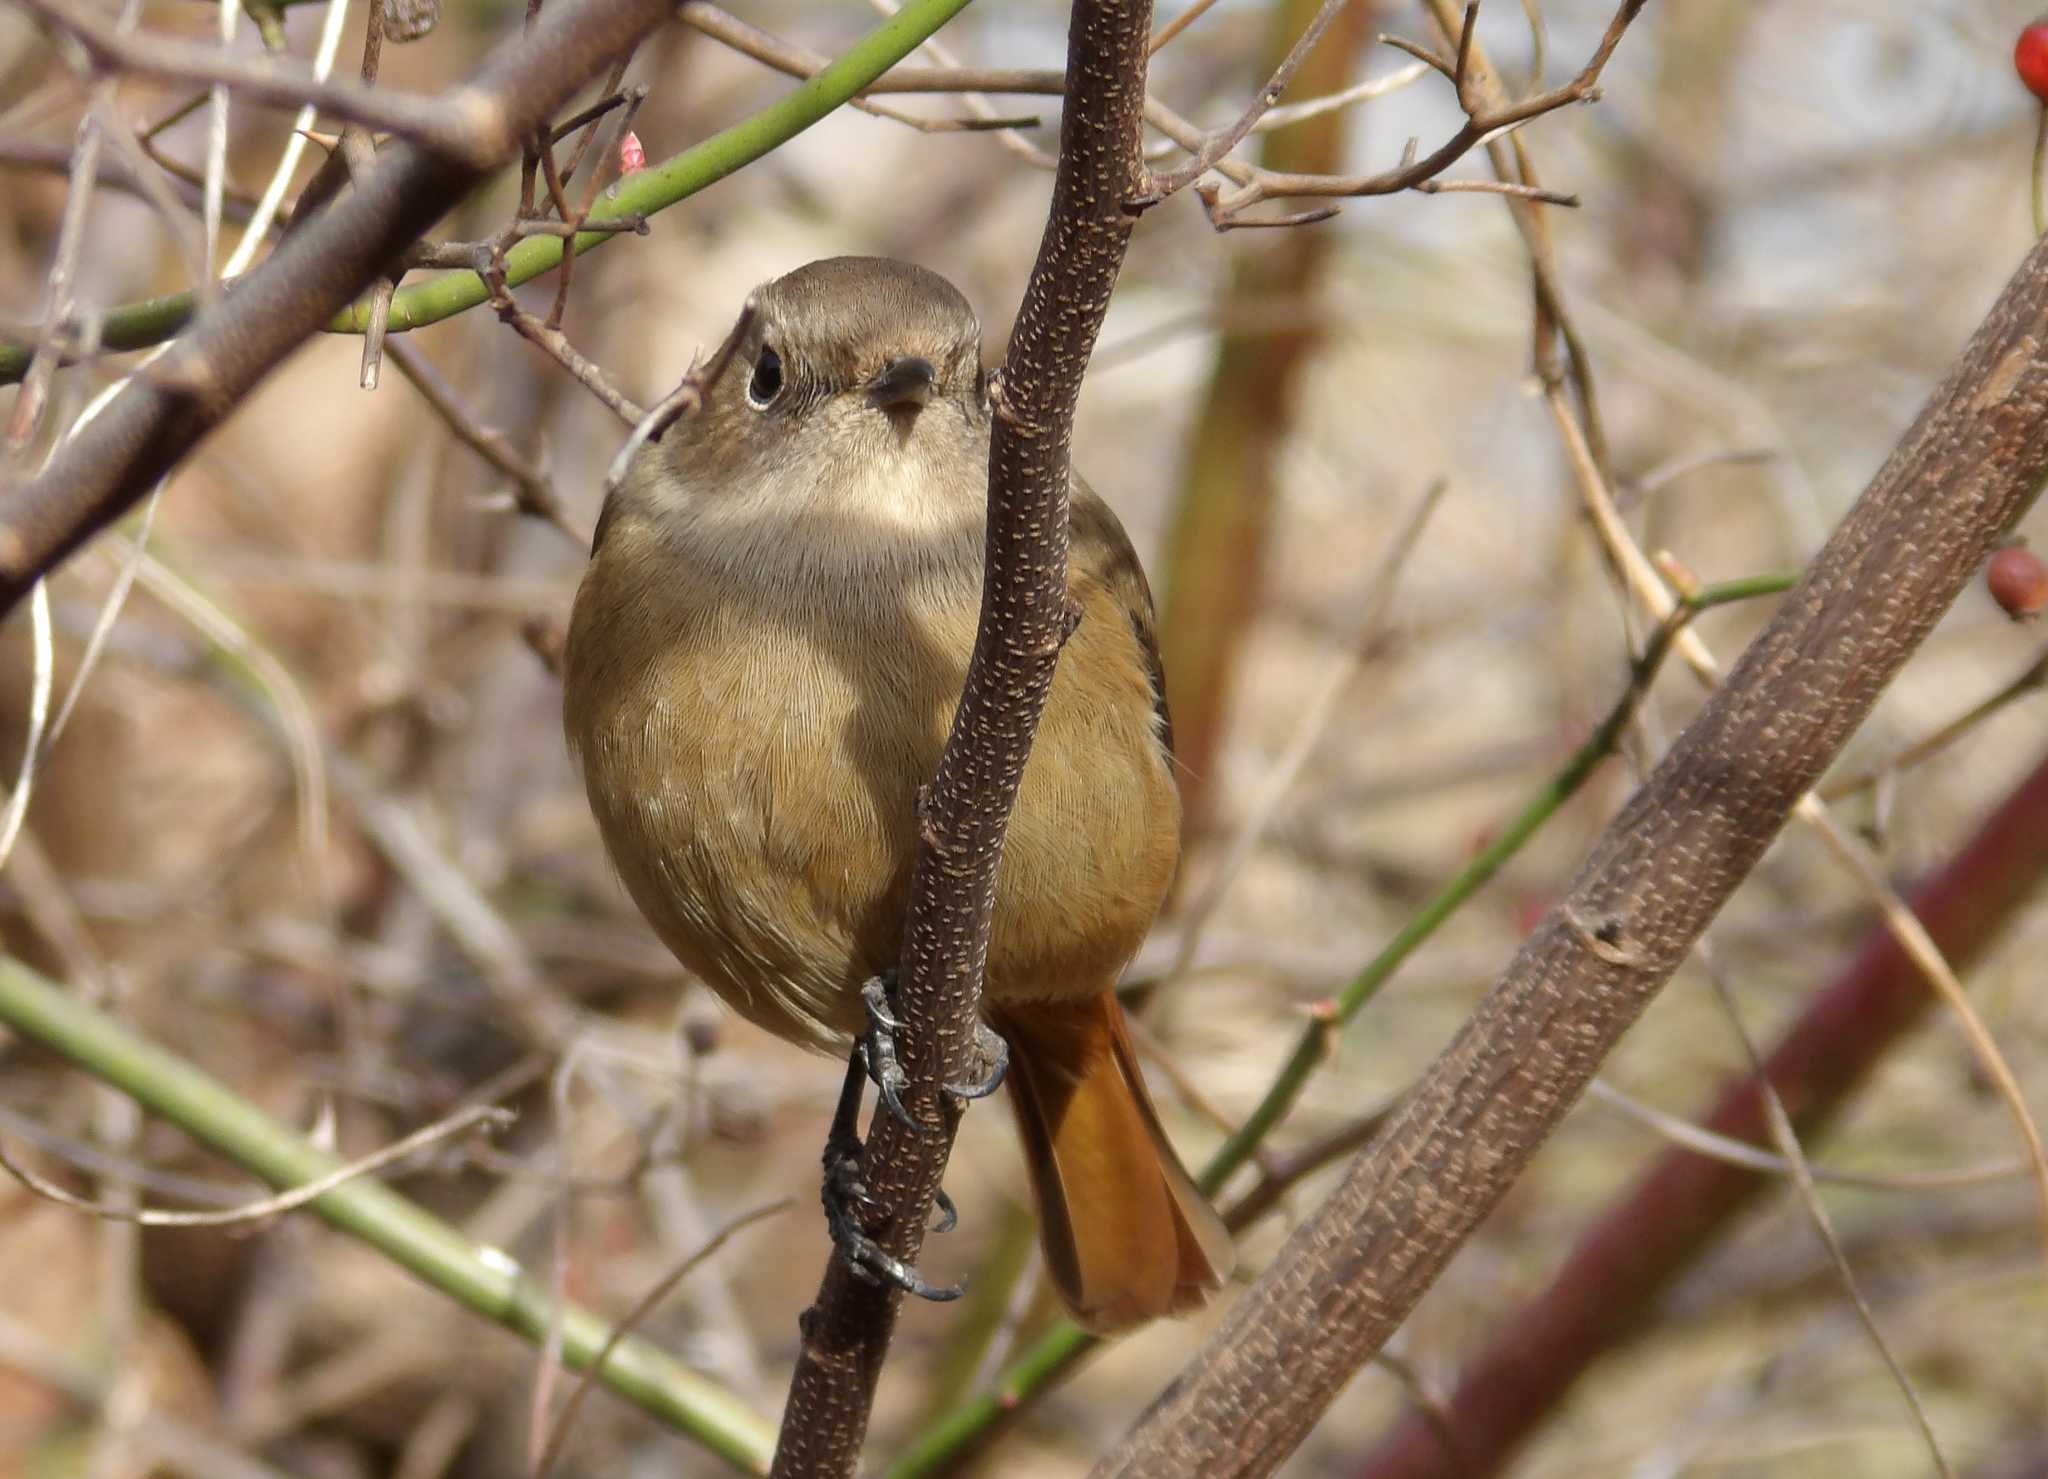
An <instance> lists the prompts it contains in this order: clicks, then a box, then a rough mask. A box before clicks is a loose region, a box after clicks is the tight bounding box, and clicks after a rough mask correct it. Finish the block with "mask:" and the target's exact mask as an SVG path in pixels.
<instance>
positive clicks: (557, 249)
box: [0, 0, 968, 384]
mask: <svg viewBox="0 0 2048 1479" xmlns="http://www.w3.org/2000/svg"><path fill="white" fill-rule="evenodd" d="M967 5H968V0H908V3H907V4H905V5H904V7H903V8H902V9H901V10H899V11H897V12H896V14H894V15H893V16H890V17H889V18H888V19H887V20H885V21H883V22H882V23H881V24H880V25H878V26H876V27H875V28H874V29H873V30H872V31H869V32H868V33H867V34H866V35H865V36H863V37H861V39H860V40H859V41H857V42H855V43H854V44H853V46H852V47H851V48H850V49H849V50H848V51H847V52H846V53H845V54H844V55H843V56H841V57H839V58H838V59H837V60H836V61H834V62H833V63H832V64H831V65H830V66H828V67H826V68H825V69H824V70H823V71H822V72H820V73H818V74H817V76H815V77H813V78H811V79H810V80H809V81H807V82H804V83H801V84H799V85H798V86H797V87H796V88H795V89H793V90H792V91H791V92H790V93H789V94H788V95H787V96H785V97H783V98H782V99H781V100H780V101H778V102H776V103H773V104H771V105H769V106H768V107H766V108H763V109H762V110H761V111H760V112H758V113H756V114H754V115H753V116H752V117H750V118H746V119H743V120H741V121H740V122H738V123H736V124H734V125H733V126H732V127H731V128H728V129H725V130H724V131H723V132H720V133H716V134H713V135H712V136H711V137H710V138H708V139H706V140H704V141H703V142H702V143H701V144H698V145H696V146H694V147H693V148H689V149H686V150H684V151H683V152H682V153H681V154H678V155H676V156H674V157H673V158H671V159H667V160H664V161H663V162H662V163H660V164H657V165H650V166H649V167H647V168H646V169H642V170H635V171H634V172H633V173H632V174H630V175H628V176H626V177H625V178H624V179H622V180H620V181H619V182H618V183H617V184H616V185H614V186H612V188H611V189H609V190H607V191H606V192H605V193H604V194H602V195H600V196H599V197H598V198H597V201H596V203H595V204H594V205H593V206H592V207H591V212H590V214H591V217H592V219H594V220H609V219H616V218H619V217H631V216H651V215H654V214H655V213H656V212H658V211H661V210H665V209H667V208H668V207H669V206H672V205H674V204H675V203H676V202H677V201H680V200H686V199H688V198H689V197H690V196H692V195H695V194H696V193H697V192H698V191H699V190H702V189H704V188H706V187H707V186H710V185H715V184H717V183H718V182H719V181H720V180H722V179H724V178H725V177H726V176H727V175H729V174H732V173H733V172H734V171H736V170H738V169H740V168H742V167H743V166H745V165H748V164H751V163H753V162H754V161H755V160H757V159H759V158H761V157H762V156H763V155H764V154H767V153H769V152H770V151H772V150H774V149H777V148H779V147H781V146H782V145H783V144H786V143H788V142H789V141H790V140H791V139H793V138H795V137H796V136H797V135H798V134H800V133H802V132H803V131H804V130H805V129H807V128H809V127H810V126H811V125H812V124H814V123H816V122H818V121H819V120H820V119H822V118H824V117H825V116H826V115H827V114H829V113H832V112H833V111H834V110H836V109H838V108H840V107H842V106H844V105H845V104H846V103H847V102H848V101H849V100H850V99H852V98H853V97H854V96H855V95H857V94H858V93H859V92H860V91H861V89H863V88H865V87H867V86H869V85H870V84H871V83H873V82H874V81H875V79H876V78H878V77H880V76H881V75H882V74H883V73H884V72H886V71H888V70H889V69H890V68H891V67H893V66H895V65H896V64H897V63H898V62H900V61H902V60H903V58H904V57H906V56H908V55H909V54H910V53H911V52H912V51H914V50H916V49H917V47H918V46H919V45H921V44H922V43H923V42H925V41H926V40H928V39H930V37H931V36H932V35H933V34H934V33H936V32H937V31H938V29H939V28H940V27H941V26H943V25H945V23H946V22H947V21H949V20H951V19H952V18H953V17H954V16H956V15H958V14H959V13H960V12H961V11H962V10H964V9H966V7H967ZM618 234H620V233H616V232H609V231H585V232H581V233H579V234H578V235H577V237H576V240H575V243H574V245H575V250H576V252H577V254H578V255H581V254H582V253H584V252H587V251H590V250H591V249H592V248H593V247H598V246H602V245H603V244H604V243H605V242H607V241H610V240H611V239H612V238H613V236H615V235H618ZM562 249H563V242H562V239H561V238H560V237H557V236H530V237H528V238H526V240H524V241H522V242H520V243H519V244H518V245H516V246H514V247H513V248H512V249H511V250H510V251H508V252H507V253H506V254H505V278H506V281H507V282H508V283H509V284H511V285H512V286H514V287H517V286H518V285H519V284H521V283H523V282H530V281H531V280H533V279H534V278H536V277H539V276H540V275H541V274H542V273H544V272H546V271H547V270H548V269H549V268H551V267H554V266H556V265H557V264H559V263H560V262H561V260H562ZM489 296H490V293H489V290H488V289H487V288H486V287H485V286H484V280H483V279H482V278H481V277H479V276H478V275H477V274H476V273H474V272H470V271H467V270H463V271H456V272H445V273H442V274H441V275H440V276H438V277H433V278H429V279H428V280H427V281H425V282H420V283H415V284H413V285H412V286H411V287H408V288H401V289H399V290H398V292H397V293H395V294H393V295H392V299H391V317H390V328H391V331H392V332H394V333H396V332H399V331H401V330H404V329H417V328H421V327H423V326H425V325H427V324H431V323H438V322H439V321H440V320H442V319H444V318H450V317H452V316H454V315H455V314H458V313H461V312H464V311H465V310H467V309H471V308H474V307H476V306H477V305H478V304H479V303H482V302H484V301H485V299H487V298H488V297H489ZM191 317H192V295H191V294H190V293H174V294H172V295H170V296H169V297H164V298H152V299H149V300H148V301H146V302H142V303H131V304H129V305H127V306H126V307H123V308H116V309H114V310H113V311H111V312H110V313H108V314H107V315H106V317H105V318H104V320H102V325H101V331H100V332H101V343H103V344H104V345H105V346H106V347H107V348H109V349H141V348H145V347H147V346H148V345H151V344H158V343H161V342H163V341H164V340H165V339H168V338H170V337H171V336H172V335H174V334H176V333H177V332H178V331H179V330H180V329H182V328H183V327H184V326H185V325H186V324H187V323H188V322H190V321H191ZM369 321H370V309H369V303H368V301H367V300H364V301H361V302H358V303H356V304H354V305H352V306H351V307H349V308H346V309H344V310H343V311H342V312H341V313H339V314H337V315H336V316H335V318H334V320H333V322H331V323H329V324H328V326H327V328H328V332H330V333H335V334H360V333H362V332H363V331H364V330H365V329H366V328H367V327H368V325H369ZM34 351H35V346H34V345H33V344H22V343H12V342H0V384H8V383H11V382H13V381H16V380H19V379H20V378H21V377H22V376H23V375H24V374H25V373H27V371H28V364H29V360H30V358H31V357H32V356H33V354H34Z"/></svg>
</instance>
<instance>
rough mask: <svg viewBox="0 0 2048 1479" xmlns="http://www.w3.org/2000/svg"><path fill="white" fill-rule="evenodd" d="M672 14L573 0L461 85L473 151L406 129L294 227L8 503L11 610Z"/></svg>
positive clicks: (653, 7)
mask: <svg viewBox="0 0 2048 1479" xmlns="http://www.w3.org/2000/svg"><path fill="white" fill-rule="evenodd" d="M667 14H668V6H667V5H665V4H663V3H662V0H569V3H566V4H563V5H562V6H561V8H560V9H558V10H550V11H549V12H548V13H547V14H546V16H545V17H543V19H542V20H541V22H540V24H539V25H538V26H537V27H535V29H534V30H533V32H532V34H531V35H526V36H522V37H520V38H519V39H517V40H513V41H510V42H507V43H506V44H505V45H504V46H502V47H500V48H499V49H498V51H496V52H495V53H494V54H493V55H492V57H491V59H490V60H489V61H488V62H486V63H485V65H484V66H483V68H482V69H481V70H480V71H479V72H478V73H477V76H476V78H475V79H474V80H473V82H472V83H471V84H470V85H469V86H467V87H465V88H462V89H460V90H459V92H457V93H456V94H455V95H454V96H453V97H452V99H451V102H450V105H449V109H448V113H449V118H448V122H449V125H450V127H451V128H456V129H457V131H458V133H459V134H460V135H461V136H462V137H464V138H465V139H466V140H467V141H468V147H465V149H464V159H463V161H462V162H457V161H455V160H452V159H449V158H446V157H444V156H441V155H437V154H435V153H433V152H432V151H430V150H428V149H426V148H424V147H422V146H420V145H418V144H415V143H411V142H409V141H405V140H400V141H398V142H395V143H393V144H392V145H391V146H390V147H388V148H386V149H384V150H383V151H381V152H380V153H379V155H378V157H377V167H376V168H375V169H374V170H372V171H371V172H370V174H369V176H368V178H366V179H365V180H363V181H362V182H361V183H360V184H358V185H357V186H356V187H355V188H354V189H353V190H352V191H350V192H349V194H348V196H347V198H346V199H343V200H340V201H337V202H336V203H334V204H333V205H332V206H330V207H329V208H327V209H326V210H323V211H321V212H320V213H319V214H318V215H316V216H315V217H313V219H312V220H310V221H309V222H307V223H306V225H305V226H303V227H301V228H300V229H298V230H296V231H293V232H292V233H291V235H290V236H289V237H287V238H286V239H285V240H284V241H283V242H282V243H281V244H280V245H279V246H278V248H277V250H276V251H275V252H273V253H272V254H271V255H270V257H269V258H268V260H266V261H265V262H264V263H263V265H262V266H260V267H258V268H257V269H256V270H255V271H253V272H251V273H250V274H249V275H248V276H247V277H245V278H242V279H240V280H239V281H238V282H237V284H236V285H235V287H234V289H233V290H232V291H231V292H229V293H228V294H227V295H226V296H224V297H223V298H222V299H221V300H220V302H219V303H217V304H216V305H215V306H214V307H212V308H211V309H208V310H207V311H206V312H204V313H202V314H200V316H199V318H198V319H197V321H196V322H194V324H193V325H192V328H191V330H190V332H188V333H187V334H185V335H184V336H183V337H182V338H181V339H179V340H178V341H177V342H176V343H175V344H173V345H172V346H171V348H170V350H169V352H168V353H166V354H165V355H164V356H163V358H162V359H160V360H158V361H157V362H156V363H155V364H154V365H152V366H151V367H150V368H149V369H148V370H146V371H144V372H143V373H142V374H140V375H138V376H137V377H136V378H135V379H134V380H133V381H132V382H130V384H129V385H128V387H127V389H125V390H123V391H122V392H121V394H120V395H118V396H116V397H115V398H114V401H113V404H111V405H109V406H108V407H107V409H106V411H105V412H104V413H102V414H101V415H100V416H99V417H98V418H97V419H95V420H94V421H93V423H92V425H91V426H90V427H89V428H87V429H86V430H84V431H83V432H81V433H80V435H79V436H77V437H76V438H74V439H73V440H72V441H70V442H68V443H66V444H65V445H64V446H63V447H62V448H60V449H59V450H58V452H57V454H56V456H55V457H53V458H52V459H51V461H50V465H49V466H48V467H47V468H45V469H44V470H43V472H42V474H41V475H40V476H38V477H36V478H34V479H32V480H31V481H29V482H28V483H26V484H24V485H23V486H22V487H21V488H19V489H18V490H15V491H12V492H10V493H8V495H7V498H6V502H5V506H4V508H0V615H4V614H5V613H6V612H7V611H9V610H11V609H12V608H13V606H14V604H15V603H16V602H17V601H19V600H20V599H21V598H22V596H23V595H25V594H26V593H27V592H28V590H29V588H30V587H31V586H32V585H34V584H35V582H36V580H37V579H39V578H40V577H41V576H43V575H44V574H46V573H48V572H49V571H50V570H51V569H53V568H54V567H55V566H56V565H57V564H58V563H59V562H60V561H62V560H63V559H64V558H65V557H66V556H68V555H69V554H71V553H72V551H74V550H76V549H77V548H78V547H79V546H80V545H81V544H83V543H84V542H85V541H86V540H88V539H90V538H91V537H92V536H93V535H94V534H96V533H98V532H99V531H100V530H101V529H104V528H106V527H107V526H108V525H109V524H111V523H113V522H114V520H116V519H118V518H119V517H120V516H121V515H122V514H124V513H126V512H127V511H128V509H129V508H130V507H132V506H133V505H134V504H135V503H136V502H137V501H138V500H139V499H141V497H142V496H143V495H144V494H145V493H147V492H148V491H149V490H150V489H151V488H152V487H154V486H155V485H156V483H157V481H158V480H159V479H160V478H162V477H163V476H164V475H165V474H166V473H168V472H170V471H171V469H173V468H174V467H176V466H177V465H178V463H179V462H180V461H181V460H182V459H183V458H184V456H185V454H186V453H188V452H190V451H191V450H192V449H193V447H195V446H196V445H198V443H199V441H200V439H201V438H203V437H204V436H206V435H207V434H208V433H209V432H211V431H212V430H213V429H214V428H215V427H216V426H218V425H220V423H221V422H223V421H225V420H226V419H227V417H228V415H229V413H230V412H232V411H233V410H234V409H235V408H236V407H237V406H239V405H240V404H241V403H242V401H243V400H244V399H245V398H246V397H247V396H248V394H249V392H250V391H252V390H254V389H255V388H256V386H257V384H258V383H260V382H261V381H262V379H263V378H264V377H265V376H266V375H268V374H269V373H270V372H271V371H272V370H274V369H276V368H277V366H278V365H279V364H280V363H282V362H283V360H284V357H285V356H286V355H287V354H289V353H291V351H292V350H294V349H296V348H297V347H298V346H299V345H300V344H302V343H304V342H305V341H306V340H307V339H309V338H311V337H312V336H313V335H315V334H317V333H318V332H320V329H321V328H322V326H324V325H325V324H326V323H327V321H328V320H329V319H331V318H333V317H334V315H335V314H337V313H339V312H340V311H341V310H342V309H343V308H346V307H347V306H348V304H349V302H350V300H352V299H353V298H354V297H355V295H356V294H357V293H360V292H361V291H362V290H363V289H364V288H365V287H367V286H368V285H369V284H370V281H371V280H372V279H373V278H375V277H376V276H377V275H378V274H379V273H381V272H382V271H383V270H384V269H385V268H386V267H387V266H388V265H389V263H390V262H391V261H392V259H393V258H394V257H396V256H397V255H398V254H399V253H400V252H402V251H404V250H405V248H407V247H409V246H411V245H412V244H413V243H414V242H415V241H417V240H419V238H420V235H421V233H423V232H424V231H425V230H426V229H427V228H428V227H429V226H431V225H433V224H434V222H435V221H437V220H438V219H440V217H442V216H443V215H445V214H447V212H448V211H449V210H451V209H453V208H454V206H455V205H456V203H457V202H459V201H460V200H461V199H462V197H463V196H464V195H465V194H467V193H468V192H469V191H470V190H471V189H473V188H475V187H476V186H477V185H478V184H480V183H482V181H483V180H484V178H485V176H486V175H487V174H488V173H489V166H490V165H492V164H494V163H503V162H504V161H505V160H507V159H509V158H511V157H512V156H514V155H515V154H517V152H518V150H519V143H520V140H521V139H522V138H524V137H526V136H527V135H528V134H530V133H532V131H533V130H534V129H536V128H538V127H540V126H541V125H542V124H543V123H545V122H546V121H547V120H548V119H549V118H550V117H551V116H552V115H553V114H554V113H555V111H556V110H557V109H558V108H560V107H561V106H562V105H563V104H564V103H565V102H567V101H568V100H569V99H570V98H572V97H574V96H575V94H576V91H577V89H578V88H580V87H582V86H583V84H584V83H586V82H588V81H589V80H590V79H591V78H592V77H595V76H596V75H597V74H598V73H600V72H602V71H603V70H604V68H605V67H606V66H607V65H608V64H609V63H610V62H611V61H612V60H613V58H615V57H617V56H619V55H620V54H621V53H622V52H624V51H626V50H628V49H629V48H630V47H631V46H632V45H633V44H634V43H635V42H637V41H638V40H639V39H640V38H641V37H642V36H644V35H646V34H647V33H648V32H649V31H651V30H653V29H654V27H655V26H656V25H657V24H659V23H660V21H661V20H662V19H663V18H664V17H665V16H666V15H667Z"/></svg>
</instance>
